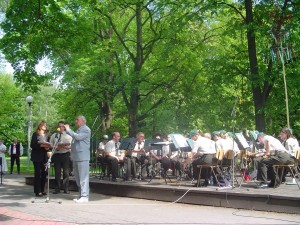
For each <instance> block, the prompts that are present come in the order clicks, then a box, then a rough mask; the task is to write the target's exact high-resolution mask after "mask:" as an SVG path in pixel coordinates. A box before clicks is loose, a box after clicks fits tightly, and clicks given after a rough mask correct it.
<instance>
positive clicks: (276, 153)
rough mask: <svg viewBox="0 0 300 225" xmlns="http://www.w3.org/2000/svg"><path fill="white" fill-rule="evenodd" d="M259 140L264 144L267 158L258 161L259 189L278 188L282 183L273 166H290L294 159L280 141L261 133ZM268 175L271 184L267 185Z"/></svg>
mask: <svg viewBox="0 0 300 225" xmlns="http://www.w3.org/2000/svg"><path fill="white" fill-rule="evenodd" d="M257 139H258V141H259V142H260V143H261V144H264V148H265V156H264V157H262V159H261V160H260V161H258V168H257V180H259V181H261V184H260V185H258V188H266V187H278V186H279V185H280V182H279V179H278V177H277V174H276V171H275V170H274V168H273V165H274V164H282V165H285V164H289V163H291V162H293V159H292V158H291V156H290V155H289V153H288V151H287V150H286V149H285V147H284V146H283V145H282V144H281V142H280V141H279V140H278V139H276V138H274V137H272V136H270V135H266V134H264V133H259V134H258V136H257ZM268 175H269V178H270V180H271V182H270V183H269V184H268V183H267V181H268ZM275 181H276V186H275Z"/></svg>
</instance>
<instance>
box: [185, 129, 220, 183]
mask: <svg viewBox="0 0 300 225" xmlns="http://www.w3.org/2000/svg"><path fill="white" fill-rule="evenodd" d="M190 136H191V138H192V140H193V142H194V147H193V149H192V159H193V161H192V167H193V177H194V179H195V180H197V179H198V177H199V168H197V165H200V164H201V165H211V164H212V162H213V158H214V157H215V154H216V149H215V142H214V141H212V140H210V139H208V138H205V137H202V136H200V135H199V133H198V132H197V131H196V130H192V131H191V132H190ZM210 172H211V171H210V169H208V168H203V169H202V174H201V176H202V177H203V178H204V180H205V181H204V186H207V185H208V183H209V179H210V175H211V174H210ZM196 185H197V184H196Z"/></svg>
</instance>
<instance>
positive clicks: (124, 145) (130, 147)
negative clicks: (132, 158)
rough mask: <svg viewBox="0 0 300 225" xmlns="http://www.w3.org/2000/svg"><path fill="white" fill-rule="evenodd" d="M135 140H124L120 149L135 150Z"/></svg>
mask: <svg viewBox="0 0 300 225" xmlns="http://www.w3.org/2000/svg"><path fill="white" fill-rule="evenodd" d="M135 142H136V139H135V138H122V140H121V144H120V147H119V149H120V150H133V149H134V145H135Z"/></svg>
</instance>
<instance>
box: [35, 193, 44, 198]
mask: <svg viewBox="0 0 300 225" xmlns="http://www.w3.org/2000/svg"><path fill="white" fill-rule="evenodd" d="M35 196H36V197H43V194H42V193H36V194H35Z"/></svg>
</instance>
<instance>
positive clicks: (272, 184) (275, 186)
mask: <svg viewBox="0 0 300 225" xmlns="http://www.w3.org/2000/svg"><path fill="white" fill-rule="evenodd" d="M268 187H269V188H278V187H279V184H278V183H276V185H275V184H274V183H269V184H268Z"/></svg>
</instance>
